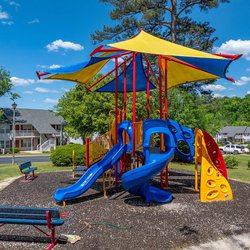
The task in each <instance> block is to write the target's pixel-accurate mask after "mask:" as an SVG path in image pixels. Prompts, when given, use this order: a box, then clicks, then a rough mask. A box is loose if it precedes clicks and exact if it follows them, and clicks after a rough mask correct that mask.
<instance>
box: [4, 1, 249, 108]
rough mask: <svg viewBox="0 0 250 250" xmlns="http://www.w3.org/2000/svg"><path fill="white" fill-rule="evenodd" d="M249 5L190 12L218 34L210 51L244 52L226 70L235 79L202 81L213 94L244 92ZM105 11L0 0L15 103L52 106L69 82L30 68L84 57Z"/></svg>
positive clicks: (91, 5)
mask: <svg viewBox="0 0 250 250" xmlns="http://www.w3.org/2000/svg"><path fill="white" fill-rule="evenodd" d="M249 7H250V2H249V1H247V0H237V1H236V0H231V3H230V4H222V5H221V6H220V7H219V8H218V9H215V10H212V11H210V12H208V13H207V14H206V13H200V12H199V11H197V10H196V11H195V12H194V13H193V15H194V17H195V18H196V19H198V20H202V21H209V22H210V24H211V26H213V27H214V28H215V29H216V32H215V36H217V37H218V38H219V39H218V40H217V41H216V43H215V46H216V47H215V48H214V50H215V51H219V52H221V53H228V54H230V53H236V54H237V53H243V54H244V56H243V57H242V58H241V59H240V60H238V61H236V62H234V63H233V64H232V65H231V66H230V68H229V73H228V74H227V75H228V76H231V77H233V78H234V79H235V80H236V83H235V84H233V83H231V82H229V81H226V80H218V81H217V83H216V84H215V85H214V86H208V88H209V89H212V90H214V94H215V96H240V97H243V96H244V95H246V94H247V93H250V87H249V86H250V30H249V27H250V19H249V16H248V15H249ZM109 10H110V7H109V6H107V5H106V4H103V3H99V1H98V0H91V1H86V0H74V1H68V0H43V1H41V0H0V65H1V66H3V67H4V68H5V69H7V70H9V71H10V73H11V79H12V82H13V84H14V88H13V91H14V92H17V93H19V94H20V95H21V98H20V99H18V100H17V104H18V107H19V108H42V109H53V106H54V105H55V104H56V103H57V101H58V99H59V98H60V97H61V96H62V95H63V94H64V93H65V92H66V91H68V90H69V89H70V88H71V87H73V86H74V83H70V82H60V81H47V82H45V81H38V80H37V77H36V74H35V71H36V70H38V69H41V68H42V67H56V66H58V65H62V66H65V65H71V64H75V63H78V62H81V61H85V60H88V59H89V54H90V53H91V52H92V50H93V49H94V48H96V45H92V44H91V40H90V34H91V33H93V32H94V31H95V30H97V29H101V27H102V26H103V25H104V24H106V25H112V24H114V22H112V21H111V20H110V18H109V14H108V12H109ZM10 105H11V101H10V100H9V98H8V97H7V96H6V97H2V98H1V99H0V107H10Z"/></svg>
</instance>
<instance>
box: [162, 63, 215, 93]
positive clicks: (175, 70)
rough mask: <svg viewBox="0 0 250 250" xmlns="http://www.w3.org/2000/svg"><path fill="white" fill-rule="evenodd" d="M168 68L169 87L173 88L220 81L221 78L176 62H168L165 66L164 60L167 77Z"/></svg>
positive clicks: (163, 64)
mask: <svg viewBox="0 0 250 250" xmlns="http://www.w3.org/2000/svg"><path fill="white" fill-rule="evenodd" d="M166 66H167V83H168V84H167V86H168V88H172V87H175V86H178V85H180V84H184V83H189V82H196V81H202V80H208V79H210V80H211V79H218V78H219V77H218V76H216V75H213V74H210V73H208V72H205V71H202V70H199V69H196V68H192V67H189V66H187V65H183V64H180V63H177V62H175V61H169V60H168V61H167V65H165V60H162V68H163V74H164V75H165V67H166Z"/></svg>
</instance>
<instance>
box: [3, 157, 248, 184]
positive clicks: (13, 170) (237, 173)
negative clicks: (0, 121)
mask: <svg viewBox="0 0 250 250" xmlns="http://www.w3.org/2000/svg"><path fill="white" fill-rule="evenodd" d="M235 157H236V159H237V160H238V161H239V166H238V168H235V169H227V171H228V176H229V178H231V179H237V180H241V181H246V182H250V169H248V167H247V163H248V161H249V160H250V155H235ZM33 165H34V166H36V167H37V168H38V171H37V173H43V172H55V171H61V170H71V168H72V167H71V166H69V167H55V166H53V164H52V162H39V163H33ZM169 167H170V169H171V168H173V169H184V170H191V171H194V164H182V163H176V162H171V163H170V165H169ZM17 175H21V173H20V171H19V168H18V165H17V164H16V165H14V166H13V165H11V164H0V181H2V180H4V179H6V178H9V177H14V176H17Z"/></svg>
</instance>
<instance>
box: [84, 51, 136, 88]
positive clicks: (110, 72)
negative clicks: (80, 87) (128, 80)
mask: <svg viewBox="0 0 250 250" xmlns="http://www.w3.org/2000/svg"><path fill="white" fill-rule="evenodd" d="M131 58H132V56H130V57H129V58H127V59H126V60H124V61H123V62H122V63H120V64H119V65H118V68H119V67H121V66H122V65H123V64H125V63H126V62H127V61H128V60H130V59H131ZM116 59H117V57H116ZM115 70H116V67H115V68H114V69H112V70H110V71H109V72H108V73H107V74H106V75H104V76H102V77H101V78H100V79H98V80H97V81H96V82H94V83H92V84H91V85H90V86H89V87H86V89H87V90H90V89H92V88H93V87H94V86H96V85H97V84H98V83H99V82H101V81H102V80H103V79H104V78H106V77H107V76H109V75H111V74H112V73H113V72H114V71H115Z"/></svg>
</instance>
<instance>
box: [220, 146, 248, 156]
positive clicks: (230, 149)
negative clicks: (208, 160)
mask: <svg viewBox="0 0 250 250" xmlns="http://www.w3.org/2000/svg"><path fill="white" fill-rule="evenodd" d="M223 153H225V154H235V155H236V154H242V153H245V152H244V150H243V146H241V145H234V144H228V145H226V146H225V147H224V148H223Z"/></svg>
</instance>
